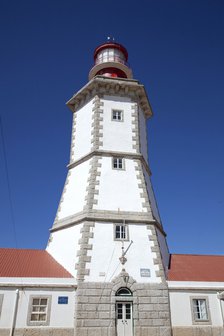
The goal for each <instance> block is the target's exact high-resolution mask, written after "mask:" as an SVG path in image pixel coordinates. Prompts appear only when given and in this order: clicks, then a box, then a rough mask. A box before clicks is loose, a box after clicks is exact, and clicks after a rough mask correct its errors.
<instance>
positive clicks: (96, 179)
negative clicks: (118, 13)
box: [47, 40, 171, 336]
mask: <svg viewBox="0 0 224 336" xmlns="http://www.w3.org/2000/svg"><path fill="white" fill-rule="evenodd" d="M67 106H68V108H69V109H70V110H71V112H72V115H73V123H72V136H71V150H70V160H69V163H68V166H67V168H68V174H67V178H66V181H65V185H64V189H63V192H62V196H61V199H60V202H59V206H58V210H57V213H56V217H55V220H54V223H53V226H52V228H51V233H50V237H49V241H48V246H47V251H48V253H50V254H51V255H52V256H53V257H54V259H56V260H57V261H58V262H59V263H60V264H61V265H63V266H64V268H65V269H66V270H67V271H68V272H70V273H71V274H72V275H73V276H74V279H75V280H74V281H75V285H76V296H75V317H74V319H75V321H74V325H75V335H79V336H90V335H91V336H92V335H97V336H98V335H102V336H103V335H105V336H109V335H110V336H112V335H117V336H137V335H138V336H143V335H144V336H147V335H161V336H162V335H167V336H168V335H171V327H170V311H169V302H168V301H169V300H168V289H167V283H166V276H167V269H168V264H169V251H168V248H167V243H166V234H165V232H164V229H163V226H162V222H161V219H160V216H159V211H158V208H157V204H156V200H155V197H154V193H153V188H152V185H151V180H150V177H151V169H150V166H149V160H148V145H147V138H148V136H147V128H146V124H147V120H148V119H150V117H151V116H152V109H151V106H150V103H149V100H148V97H147V93H146V91H145V88H144V86H143V85H142V84H141V83H140V82H139V81H138V80H135V79H133V74H132V70H131V68H130V66H129V64H128V52H127V50H126V48H125V47H124V46H123V45H121V44H118V43H115V42H114V41H111V40H109V41H108V42H106V43H104V44H101V45H100V46H98V47H97V48H96V49H95V51H94V65H93V67H92V68H91V69H90V72H89V81H88V82H87V84H86V85H85V86H84V87H83V88H81V89H80V90H79V91H78V92H77V93H75V94H74V96H73V97H72V98H71V99H70V100H69V101H68V102H67Z"/></svg>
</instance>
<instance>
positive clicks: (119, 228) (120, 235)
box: [114, 224, 128, 240]
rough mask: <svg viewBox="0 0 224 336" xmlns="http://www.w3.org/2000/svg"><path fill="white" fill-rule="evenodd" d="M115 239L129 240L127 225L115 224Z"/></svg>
mask: <svg viewBox="0 0 224 336" xmlns="http://www.w3.org/2000/svg"><path fill="white" fill-rule="evenodd" d="M114 227H115V235H114V237H115V240H128V227H127V225H121V224H116V225H115V226H114Z"/></svg>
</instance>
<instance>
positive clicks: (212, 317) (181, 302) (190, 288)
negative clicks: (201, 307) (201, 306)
mask: <svg viewBox="0 0 224 336" xmlns="http://www.w3.org/2000/svg"><path fill="white" fill-rule="evenodd" d="M168 286H169V297H170V311H171V321H172V326H173V327H174V328H175V327H188V328H189V327H192V326H193V327H199V326H201V327H202V326H204V327H206V326H207V327H211V326H212V327H217V328H223V325H224V315H223V313H224V301H223V300H220V298H219V294H220V292H223V290H224V282H223V283H221V282H188V281H168ZM197 298H198V299H204V300H206V306H207V310H208V311H207V313H208V321H203V320H201V321H200V320H199V321H195V319H194V315H193V307H192V300H193V299H197ZM217 334H218V335H221V333H220V334H219V333H217Z"/></svg>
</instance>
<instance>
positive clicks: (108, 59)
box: [89, 41, 132, 80]
mask: <svg viewBox="0 0 224 336" xmlns="http://www.w3.org/2000/svg"><path fill="white" fill-rule="evenodd" d="M127 60H128V52H127V50H126V48H125V47H123V46H122V45H121V44H118V43H115V42H114V41H113V42H110V41H108V42H107V43H104V44H101V45H100V46H98V47H97V48H96V49H95V51H94V66H93V67H92V69H91V70H90V72H89V80H91V79H92V78H93V77H95V76H97V75H101V76H106V77H114V78H127V79H131V78H132V71H131V69H130V67H129V65H128V63H127Z"/></svg>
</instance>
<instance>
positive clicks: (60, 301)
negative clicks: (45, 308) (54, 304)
mask: <svg viewBox="0 0 224 336" xmlns="http://www.w3.org/2000/svg"><path fill="white" fill-rule="evenodd" d="M58 304H68V296H59V297H58Z"/></svg>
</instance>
